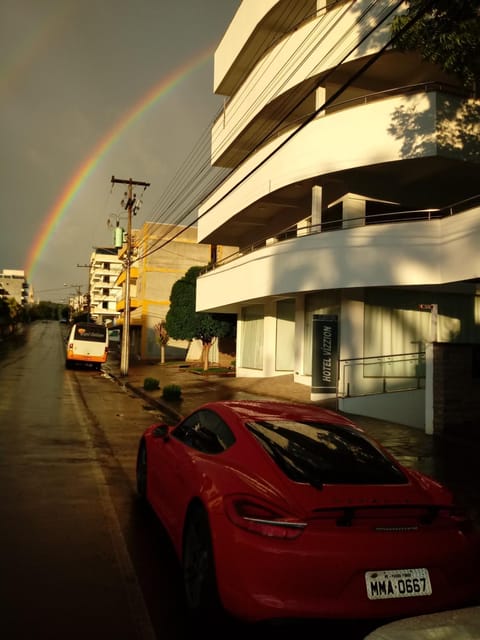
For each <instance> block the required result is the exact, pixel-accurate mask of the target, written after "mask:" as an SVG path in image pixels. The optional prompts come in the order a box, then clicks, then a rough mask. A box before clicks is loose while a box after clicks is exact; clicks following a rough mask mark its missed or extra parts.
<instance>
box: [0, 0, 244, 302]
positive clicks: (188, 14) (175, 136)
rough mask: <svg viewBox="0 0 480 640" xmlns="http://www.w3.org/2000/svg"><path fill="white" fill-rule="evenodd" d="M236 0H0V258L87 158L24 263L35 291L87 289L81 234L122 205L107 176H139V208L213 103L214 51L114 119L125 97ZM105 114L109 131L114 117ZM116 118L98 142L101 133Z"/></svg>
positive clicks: (102, 234)
mask: <svg viewBox="0 0 480 640" xmlns="http://www.w3.org/2000/svg"><path fill="white" fill-rule="evenodd" d="M239 5H240V0H183V1H181V2H178V1H176V0H5V1H4V2H2V12H1V19H0V36H1V37H0V69H1V71H0V141H1V154H2V162H1V171H0V197H1V205H0V220H1V230H0V268H3V269H24V268H26V267H27V263H28V257H29V253H30V252H31V249H32V247H34V246H35V243H36V242H37V241H38V238H39V236H40V234H41V232H42V228H44V226H45V221H46V220H47V219H48V218H49V215H51V213H52V211H53V210H54V208H55V205H58V202H59V198H60V197H61V196H62V193H64V192H65V189H66V187H67V186H68V185H69V183H71V181H72V179H73V178H74V177H75V176H76V175H77V176H78V174H79V171H80V170H81V168H82V166H83V167H84V166H85V165H86V163H87V164H88V163H89V167H90V168H89V171H88V173H87V174H86V175H85V177H84V179H83V180H82V181H81V183H80V184H79V185H78V188H77V190H76V192H75V195H74V196H73V198H71V199H70V201H69V203H68V204H67V206H66V207H64V208H63V210H62V213H61V216H59V219H58V220H59V221H58V224H57V226H56V228H55V230H54V232H53V233H51V234H50V236H49V237H48V239H47V241H46V242H45V243H44V245H43V246H44V249H43V251H42V252H41V253H40V255H39V258H38V260H37V261H36V262H35V263H34V266H33V269H32V273H29V274H27V276H28V279H29V281H30V282H31V283H32V284H33V286H34V289H35V293H36V298H40V299H43V300H55V301H61V300H62V299H65V298H66V297H68V295H69V294H71V293H73V291H72V290H71V289H69V288H68V287H65V288H64V287H63V285H64V283H67V284H69V285H70V284H74V285H77V284H81V285H83V286H84V290H86V285H87V276H88V269H86V268H82V267H78V266H77V264H86V263H88V261H89V258H90V254H91V252H92V249H93V247H96V246H108V245H111V243H112V232H111V230H110V229H109V227H108V226H107V221H108V219H109V218H111V216H112V214H113V215H115V214H116V215H118V214H119V212H120V211H121V207H120V200H121V198H122V193H123V192H122V190H121V188H120V187H118V188H115V189H114V190H113V192H111V184H110V180H111V176H112V175H115V176H116V177H119V178H125V179H128V178H132V179H133V180H142V181H145V182H150V183H151V186H150V188H149V189H147V190H146V192H145V196H144V201H143V202H144V204H143V207H142V209H141V212H140V213H139V215H138V216H137V217H136V218H135V225H136V226H139V225H140V224H141V223H142V222H143V221H145V220H148V219H149V207H153V203H155V202H157V201H158V199H159V198H161V195H162V192H163V191H164V190H165V189H166V187H167V186H168V185H169V183H170V180H171V179H172V177H173V176H174V174H175V172H176V171H177V170H178V168H179V167H180V166H182V164H183V163H184V162H185V159H186V158H187V157H188V155H189V153H190V152H191V150H192V149H193V147H194V146H195V144H196V143H197V141H198V139H199V137H200V136H201V135H202V133H204V132H205V131H206V130H207V129H208V128H209V127H210V125H211V123H212V121H213V119H214V117H215V115H216V114H217V112H218V111H219V109H220V108H221V105H222V101H223V99H222V97H221V96H214V95H213V55H212V56H210V57H209V58H208V60H207V61H206V62H204V63H203V64H199V65H195V64H191V65H190V66H191V68H192V70H191V71H190V72H189V73H187V74H184V75H182V76H181V77H179V81H178V82H177V83H176V84H175V86H174V88H173V89H171V90H170V91H168V92H167V93H166V94H164V95H163V96H160V97H159V98H158V99H157V100H156V101H155V102H154V103H152V104H151V105H150V107H149V108H147V109H144V110H143V111H142V112H141V114H139V115H138V117H136V118H133V119H132V120H131V121H130V124H128V125H127V126H126V127H124V128H123V129H122V127H121V126H119V123H121V122H122V121H123V120H125V118H126V117H127V116H128V114H129V113H131V112H132V109H133V108H134V106H135V105H138V104H141V101H142V99H143V98H144V97H145V96H147V95H148V94H149V92H151V91H152V89H154V88H155V87H159V86H160V85H161V83H162V82H163V81H166V80H167V79H168V78H169V77H172V74H173V76H175V75H178V73H177V72H178V70H179V69H182V68H184V67H185V65H188V64H189V62H191V61H192V60H193V61H194V60H195V59H199V58H200V56H201V54H203V53H204V52H205V51H206V50H207V49H208V48H209V47H210V46H211V47H215V46H216V45H217V44H218V42H219V41H220V39H221V38H222V36H223V34H224V32H225V29H226V28H227V26H228V24H229V22H230V20H231V19H232V17H233V16H234V14H235V12H236V10H237V9H238V7H239ZM116 126H117V130H116V129H115V127H116ZM112 131H116V133H115V135H113V137H111V139H110V142H109V144H108V146H107V147H106V148H104V149H103V151H102V153H100V154H99V155H98V156H96V157H94V155H93V154H94V152H95V150H96V149H98V148H99V145H100V144H101V142H102V140H105V137H106V136H108V135H109V134H110V135H112Z"/></svg>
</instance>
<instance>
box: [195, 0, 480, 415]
mask: <svg viewBox="0 0 480 640" xmlns="http://www.w3.org/2000/svg"><path fill="white" fill-rule="evenodd" d="M392 10H393V13H392V15H390V16H389V12H391V11H392ZM400 10H402V6H401V5H400V4H399V3H398V2H393V1H392V0H382V1H381V2H370V0H368V1H367V0H357V1H355V2H353V1H340V2H339V1H333V0H319V1H318V2H315V0H297V1H296V2H291V0H244V1H243V2H242V3H241V5H240V7H239V9H238V10H237V13H236V14H235V16H234V17H233V19H232V22H231V24H230V25H229V27H228V28H227V30H226V33H225V35H224V37H223V39H222V40H221V42H220V44H219V46H218V48H217V50H216V53H215V60H214V91H215V92H216V93H218V94H221V95H224V96H226V101H225V106H224V109H223V111H222V113H221V115H220V116H219V117H218V118H217V120H216V122H215V123H214V125H213V128H212V134H211V141H212V152H211V153H212V164H213V165H216V166H222V167H230V168H231V169H232V171H231V173H230V174H229V176H228V178H227V179H226V180H225V181H224V182H223V183H222V184H221V185H220V186H219V187H218V188H217V189H216V191H215V192H214V193H212V194H211V195H210V196H209V198H208V199H207V200H206V201H205V202H203V203H202V207H201V208H200V210H199V218H198V240H199V242H205V243H210V244H212V245H215V244H226V245H231V246H237V247H239V252H238V253H237V254H236V255H235V256H231V257H230V258H229V259H228V260H225V261H223V262H218V263H217V264H216V265H215V267H214V268H213V269H211V270H210V271H209V272H208V273H206V274H205V275H203V276H201V277H200V278H199V280H198V283H197V309H198V310H199V311H210V312H225V313H236V314H237V318H238V327H237V357H236V366H237V375H239V376H252V377H253V376H262V377H264V376H275V375H283V374H293V376H294V380H295V381H296V382H300V383H302V384H305V385H310V386H311V388H312V399H316V398H318V399H320V398H324V397H329V396H335V394H338V396H339V398H340V408H341V409H344V410H346V411H350V412H352V413H365V414H366V415H378V417H385V416H390V417H391V418H392V417H394V419H395V420H396V421H398V422H404V423H405V424H412V425H415V426H419V427H421V426H423V423H422V421H424V418H425V393H426V392H425V379H426V378H425V364H426V361H428V348H427V347H428V345H429V344H431V343H432V342H435V341H440V342H459V343H479V342H480V297H479V296H480V286H479V283H480V280H479V278H480V261H479V259H478V245H479V242H480V206H479V199H478V198H477V199H475V196H476V195H477V194H478V170H479V158H480V143H479V140H480V136H479V134H480V124H479V118H478V113H479V107H480V104H479V101H478V100H477V101H475V100H474V99H473V98H472V97H471V96H468V95H465V93H464V92H463V91H462V87H461V86H459V84H458V82H457V81H456V79H455V78H453V77H449V76H447V75H446V74H444V73H443V72H442V71H441V70H440V69H438V68H437V67H435V66H433V65H431V64H428V63H426V62H424V61H422V59H421V58H420V56H419V55H417V54H414V53H403V52H400V51H398V50H395V49H393V48H392V47H391V46H388V44H389V40H390V38H391V21H392V17H393V15H395V13H397V12H398V11H400ZM475 114H476V115H475ZM425 354H427V355H425ZM375 403H376V404H375ZM382 412H383V413H382Z"/></svg>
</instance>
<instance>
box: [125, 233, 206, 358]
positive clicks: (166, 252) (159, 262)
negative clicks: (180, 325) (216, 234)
mask: <svg viewBox="0 0 480 640" xmlns="http://www.w3.org/2000/svg"><path fill="white" fill-rule="evenodd" d="M163 245H165V246H163ZM125 252H126V244H124V245H123V247H122V249H121V251H120V253H119V256H120V259H122V258H123V257H124V256H125ZM210 261H211V247H210V245H208V244H201V245H200V244H198V243H197V230H196V228H188V227H182V226H176V225H170V224H158V223H153V222H145V223H144V224H143V225H142V227H141V228H140V229H136V230H133V231H132V260H131V268H130V292H129V299H130V357H133V358H137V359H141V360H148V359H158V358H159V357H160V343H159V341H158V327H159V325H160V324H161V322H162V321H164V320H165V317H166V315H167V311H168V309H169V307H170V292H171V289H172V286H173V285H174V284H175V282H176V281H177V280H180V278H182V277H183V276H184V275H185V273H186V272H187V271H188V269H190V267H192V266H196V265H198V266H206V265H208V264H209V262H210ZM117 285H118V286H119V287H121V294H120V296H119V300H118V302H117V310H118V312H119V314H120V315H119V318H118V320H117V324H119V325H123V320H124V309H125V300H126V298H127V293H126V271H125V270H123V271H122V273H121V274H120V276H119V277H118V279H117ZM188 347H189V343H188V342H186V341H179V340H173V339H171V340H169V342H168V345H167V353H168V357H169V358H173V357H179V358H184V357H185V355H186V353H187V349H188Z"/></svg>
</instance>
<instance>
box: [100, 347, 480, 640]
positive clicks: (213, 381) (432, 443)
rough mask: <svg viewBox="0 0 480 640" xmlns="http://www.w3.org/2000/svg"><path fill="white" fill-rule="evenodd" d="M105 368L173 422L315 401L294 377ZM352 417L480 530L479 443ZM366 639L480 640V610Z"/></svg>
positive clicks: (177, 367) (404, 624)
mask: <svg viewBox="0 0 480 640" xmlns="http://www.w3.org/2000/svg"><path fill="white" fill-rule="evenodd" d="M104 370H105V371H106V372H107V373H109V374H110V375H111V376H112V377H113V378H115V379H116V380H117V382H118V383H119V384H123V385H124V386H125V387H127V388H129V389H131V390H132V391H133V392H134V393H136V394H138V395H140V396H142V397H143V398H145V399H146V400H147V401H148V402H150V403H151V404H152V405H154V406H157V407H159V408H160V409H161V410H162V411H163V412H164V413H165V414H166V415H167V416H169V419H171V421H172V424H173V423H175V422H176V421H177V420H180V419H181V418H182V417H184V416H187V415H188V414H189V413H191V412H192V411H194V410H195V409H196V408H197V407H199V406H200V405H201V404H204V403H205V402H210V401H214V400H241V399H242V400H259V399H272V398H276V399H278V400H283V401H293V402H305V403H311V400H310V389H309V387H307V386H304V385H301V384H298V383H296V382H294V381H293V375H285V376H278V377H272V378H237V377H234V376H221V375H213V374H203V373H197V374H196V373H193V372H192V370H191V367H190V366H189V365H187V364H185V363H184V364H178V363H166V364H163V365H162V364H158V363H155V364H148V363H134V364H131V365H129V369H128V375H127V376H121V375H120V369H119V363H118V362H117V361H115V360H114V359H112V360H111V361H110V360H109V362H108V363H107V364H106V365H105V366H104ZM147 377H151V378H157V379H158V380H159V383H160V389H158V390H157V391H153V392H152V391H149V392H146V391H145V390H144V389H143V382H144V380H145V378H147ZM170 384H175V385H178V386H179V387H180V389H181V391H182V399H181V400H180V401H179V402H175V403H172V402H166V401H164V400H163V399H162V389H163V388H164V387H166V386H167V385H170ZM316 404H319V403H316ZM321 406H325V407H327V408H329V409H333V410H336V402H335V400H329V401H326V402H324V403H321ZM348 417H349V418H350V419H351V420H352V421H353V422H355V423H356V424H357V425H359V426H360V427H362V428H363V429H364V430H365V431H366V432H367V433H368V434H370V435H371V436H373V437H374V438H375V439H376V440H377V441H378V442H380V443H381V444H382V445H383V446H385V447H386V448H387V449H389V451H391V453H392V454H393V455H394V456H395V457H396V458H397V460H399V461H400V462H401V463H402V464H404V465H405V466H407V467H411V468H414V469H418V470H419V471H422V472H423V473H426V474H428V475H430V476H432V477H433V478H435V479H436V480H438V481H440V482H443V483H444V484H446V485H447V486H448V487H449V488H450V489H451V490H452V491H453V493H454V495H455V498H456V499H457V501H458V502H459V504H460V505H462V506H463V507H464V508H465V509H466V510H467V511H468V512H469V513H470V514H471V515H472V517H473V518H474V520H475V521H476V522H477V524H478V526H480V474H479V473H477V468H478V462H479V460H480V446H479V443H478V442H476V443H468V442H465V441H461V440H452V439H449V440H446V439H443V438H441V437H439V436H429V435H427V434H425V433H424V432H423V431H421V430H419V429H414V428H412V427H408V426H405V425H400V424H397V423H395V422H393V421H392V422H386V421H382V420H377V419H375V418H369V417H365V416H358V415H348ZM479 598H480V594H479ZM479 603H480V600H479ZM365 640H480V606H475V607H470V608H465V609H460V610H456V611H445V612H442V613H438V614H434V615H429V616H419V617H417V618H408V619H405V620H399V621H397V622H393V623H391V624H388V625H385V626H382V627H380V628H379V629H377V630H375V631H374V632H373V633H371V634H370V635H369V636H368V639H365Z"/></svg>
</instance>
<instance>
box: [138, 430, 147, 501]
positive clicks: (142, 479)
mask: <svg viewBox="0 0 480 640" xmlns="http://www.w3.org/2000/svg"><path fill="white" fill-rule="evenodd" d="M136 479H137V495H138V497H139V498H140V500H142V502H146V501H147V447H146V446H145V442H143V441H142V442H141V444H140V446H139V448H138V454H137V465H136Z"/></svg>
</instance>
